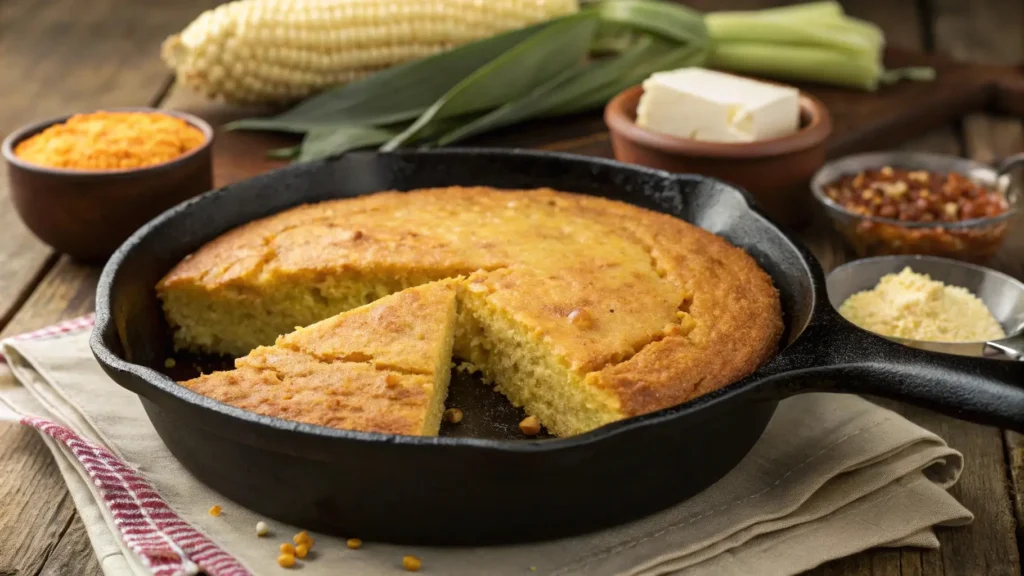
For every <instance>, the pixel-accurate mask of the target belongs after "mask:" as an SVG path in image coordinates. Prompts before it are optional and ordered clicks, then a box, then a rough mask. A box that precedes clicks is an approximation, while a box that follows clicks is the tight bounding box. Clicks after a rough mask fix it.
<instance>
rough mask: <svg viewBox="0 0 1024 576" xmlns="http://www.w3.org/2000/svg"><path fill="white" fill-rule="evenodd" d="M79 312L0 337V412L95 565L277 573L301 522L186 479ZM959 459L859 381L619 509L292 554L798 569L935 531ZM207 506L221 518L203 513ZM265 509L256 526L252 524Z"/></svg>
mask: <svg viewBox="0 0 1024 576" xmlns="http://www.w3.org/2000/svg"><path fill="white" fill-rule="evenodd" d="M77 322H78V323H77V324H72V325H70V326H68V325H65V326H62V327H57V328H50V329H48V330H46V331H45V332H43V333H41V335H40V334H36V335H34V336H33V337H32V338H21V339H12V340H8V341H6V342H4V343H2V344H0V352H2V354H3V355H4V356H5V357H6V358H7V362H8V365H9V369H10V370H12V371H13V373H14V375H15V377H16V379H17V381H15V379H12V378H9V377H8V378H4V377H2V375H0V411H3V412H5V413H6V416H5V417H6V419H8V420H17V421H20V422H22V423H23V424H25V425H29V426H34V427H36V428H37V429H39V430H40V432H41V434H42V435H43V439H44V440H45V441H46V443H47V445H48V446H49V448H50V450H51V451H52V452H53V455H54V458H55V459H56V461H57V464H58V466H59V468H60V471H61V474H62V475H63V476H64V479H65V480H66V482H67V484H68V488H69V490H70V492H71V495H72V497H73V498H74V501H75V504H76V506H77V507H78V510H79V512H80V513H81V517H82V519H83V521H84V522H85V525H86V529H87V531H88V533H89V537H90V538H91V540H92V544H93V547H94V548H95V550H96V555H97V557H98V558H99V560H100V564H101V566H102V568H103V571H104V573H105V574H108V575H111V576H129V575H150V574H156V575H157V576H165V575H167V576H169V575H171V574H189V573H196V572H197V571H200V570H202V571H203V572H206V573H208V574H210V575H211V576H243V575H245V574H281V573H284V570H283V569H282V568H280V567H278V566H277V563H276V559H277V555H278V553H277V549H278V546H279V545H280V543H281V542H284V541H287V540H289V539H290V538H291V537H292V535H294V534H295V533H296V532H298V531H299V530H300V529H301V528H302V527H299V526H288V525H284V524H282V523H280V522H276V521H274V520H273V519H270V518H261V517H260V516H259V515H258V514H256V513H254V512H251V511H249V510H247V509H245V508H243V507H241V506H239V505H236V504H233V503H232V502H231V501H229V500H228V499H227V498H226V497H224V496H222V495H220V494H218V493H216V492H214V491H212V490H211V489H210V488H207V487H206V486H204V485H203V484H202V483H201V482H199V481H198V480H196V479H195V478H193V477H192V476H191V475H190V474H189V473H188V472H187V471H186V470H185V469H184V467H182V466H181V465H180V464H179V463H178V462H177V461H176V460H175V459H174V457H173V456H171V454H170V453H169V451H168V450H167V449H166V448H165V447H164V445H163V444H162V443H161V441H160V439H159V437H158V436H157V434H156V432H155V431H154V429H153V427H152V425H151V424H150V423H149V420H148V419H147V418H146V415H145V413H144V412H143V409H142V407H141V405H140V402H139V400H138V398H136V397H135V395H133V394H132V393H130V392H127V391H126V390H124V389H122V388H120V387H119V386H118V385H117V384H115V383H114V382H113V381H111V380H110V379H109V378H108V377H107V376H106V375H105V374H104V373H103V372H102V370H101V369H100V367H99V366H98V365H97V363H96V361H95V360H94V359H93V357H92V354H91V353H90V351H89V346H88V334H89V330H88V328H87V327H88V321H82V320H79V321H77ZM6 369H8V368H4V367H2V366H0V372H2V371H4V370H6ZM3 406H6V408H4V407H3ZM699 465H700V463H699V462H694V466H699ZM962 467H963V458H962V456H961V455H960V454H959V453H958V452H956V451H955V450H953V449H951V448H949V447H948V446H947V445H946V444H945V442H943V440H942V439H941V438H939V437H938V436H935V435H934V434H932V433H930V432H928V431H926V430H924V429H922V428H920V427H918V426H916V425H914V424H912V423H911V422H909V421H907V420H905V419H903V418H902V417H900V416H899V415H897V414H895V413H893V412H890V411H888V410H885V409H883V408H880V407H878V406H875V405H873V404H871V403H869V402H867V401H865V400H863V399H860V398H857V397H855V396H848V395H839V394H807V395H803V396H797V397H794V398H791V399H788V400H786V401H784V402H782V403H781V404H780V406H779V409H778V411H777V412H776V414H775V416H774V418H773V419H772V421H771V423H770V424H769V426H768V429H767V430H766V431H765V433H764V435H763V436H762V438H761V439H760V441H759V442H758V443H757V445H756V446H755V447H754V449H753V450H752V451H751V452H750V453H749V454H748V455H747V457H746V458H745V459H744V460H743V461H742V462H741V463H740V464H739V465H738V466H737V467H736V468H735V469H733V470H732V471H731V472H730V473H729V474H728V475H726V476H725V477H724V478H722V479H721V480H720V481H719V482H718V483H716V484H715V485H713V486H711V487H710V488H708V489H706V490H705V491H704V492H702V493H700V494H698V495H697V496H695V497H693V498H691V499H689V500H687V501H685V502H681V503H679V504H678V505H676V506H674V507H672V508H670V509H667V510H664V511H662V512H660V513H657V514H654V515H652V516H650V517H647V518H644V519H641V520H638V521H635V522H632V523H630V524H626V525H622V526H619V527H616V528H612V529H608V530H604V531H601V532H597V533H592V534H587V535H584V536H578V537H573V538H567V539H563V540H558V541H552V542H545V543H539V544H529V545H517V546H502V547H480V548H433V547H417V546H398V545H390V544H383V543H375V542H366V543H364V544H363V546H362V547H361V548H360V549H358V550H350V549H348V548H347V547H346V545H345V540H344V539H341V538H335V537H329V536H326V535H321V534H313V537H314V539H315V541H316V545H315V548H314V550H313V552H312V553H311V554H310V556H308V557H307V558H306V559H305V560H300V561H299V563H300V564H301V570H302V574H305V575H306V576H316V575H321V574H323V575H328V574H331V575H335V574H359V575H378V574H379V575H391V574H406V572H405V571H404V570H403V568H402V557H403V556H405V555H414V556H417V557H418V558H420V559H421V560H422V566H423V567H422V570H421V572H422V573H424V574H444V575H452V576H461V575H466V576H469V575H473V576H478V575H482V574H485V575H496V576H503V575H506V574H509V575H514V574H516V575H518V574H534V573H536V574H547V575H549V576H575V575H593V576H605V575H607V576H612V575H616V576H617V575H643V576H648V575H661V574H672V575H686V576H690V575H697V574H715V575H751V574H767V575H774V574H779V575H782V574H795V573H798V572H801V571H804V570H807V569H810V568H813V567H814V566H817V565H819V564H822V563H824V562H827V561H829V560H833V559H836V558H840V557H842V556H846V555H850V554H854V553H856V552H860V551H862V550H865V549H868V548H872V547H878V546H884V547H896V546H917V547H924V548H936V547H938V545H939V543H938V540H937V539H936V537H935V534H934V533H933V528H934V527H935V526H958V525H963V524H966V523H968V522H970V521H971V519H972V516H971V513H970V512H969V511H968V510H967V509H965V508H964V507H963V506H962V505H960V504H959V503H958V502H957V501H956V500H954V499H953V498H952V497H951V496H950V495H949V493H948V492H947V491H946V489H947V488H948V487H949V486H951V485H952V484H953V483H955V482H956V481H957V478H958V476H959V474H960V471H961V469H962ZM288 489H301V487H285V486H282V490H288ZM369 496H370V495H368V497H369ZM215 504H216V505H220V506H222V507H223V513H222V514H221V515H220V516H218V517H213V516H211V515H210V514H209V513H208V510H209V508H210V507H211V506H213V505H215ZM260 520H264V521H266V522H267V523H268V524H269V525H270V527H271V534H270V535H269V536H268V537H265V538H258V537H257V536H256V533H255V525H256V523H257V522H258V521H260ZM396 521H398V520H397V519H396ZM480 521H481V522H485V521H488V520H487V519H485V518H481V519H480ZM349 536H353V537H358V536H359V535H358V534H352V535H349Z"/></svg>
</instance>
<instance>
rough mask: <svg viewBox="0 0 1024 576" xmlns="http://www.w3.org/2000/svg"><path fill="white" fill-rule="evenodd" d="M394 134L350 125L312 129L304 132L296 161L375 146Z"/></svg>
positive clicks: (378, 129)
mask: <svg viewBox="0 0 1024 576" xmlns="http://www.w3.org/2000/svg"><path fill="white" fill-rule="evenodd" d="M395 134H397V132H396V131H394V130H389V129H387V128H377V127H375V126H356V125H352V124H348V125H341V126H330V127H320V128H314V129H312V130H310V131H309V132H306V137H305V138H303V139H302V149H301V151H300V152H299V154H298V156H297V158H296V159H297V160H298V161H299V162H309V161H311V160H319V159H321V158H327V157H328V156H333V155H335V154H341V153H343V152H348V151H349V150H356V149H359V148H366V147H367V146H377V145H380V144H383V143H384V142H387V141H388V140H390V139H392V138H394V137H395Z"/></svg>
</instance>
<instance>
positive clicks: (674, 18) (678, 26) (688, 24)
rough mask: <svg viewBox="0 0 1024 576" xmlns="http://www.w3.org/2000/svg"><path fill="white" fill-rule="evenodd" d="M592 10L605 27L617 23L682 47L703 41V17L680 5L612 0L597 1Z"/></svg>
mask: <svg viewBox="0 0 1024 576" xmlns="http://www.w3.org/2000/svg"><path fill="white" fill-rule="evenodd" d="M596 9H597V11H598V13H599V16H600V18H601V23H602V26H605V27H610V26H615V25H618V26H622V27H624V28H626V29H628V30H632V31H635V32H646V33H648V34H654V35H655V36H658V37H660V38H663V39H665V40H671V41H673V42H675V43H676V44H680V45H683V46H690V45H693V44H705V43H707V39H708V34H707V29H706V28H705V26H704V16H703V15H702V14H701V13H700V12H697V11H696V10H692V9H690V8H687V7H686V6H683V5H682V4H676V3H670V2H652V1H651V0H616V1H614V2H601V3H599V4H598V5H597V8H596ZM605 34H607V33H605Z"/></svg>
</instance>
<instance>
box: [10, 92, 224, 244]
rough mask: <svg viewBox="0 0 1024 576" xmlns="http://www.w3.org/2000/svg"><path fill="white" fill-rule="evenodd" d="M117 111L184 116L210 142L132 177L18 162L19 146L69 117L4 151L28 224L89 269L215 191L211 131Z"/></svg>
mask: <svg viewBox="0 0 1024 576" xmlns="http://www.w3.org/2000/svg"><path fill="white" fill-rule="evenodd" d="M117 110H121V111H125V110H131V111H140V112H159V113H161V114H169V115H172V116H177V117H178V118H181V119H183V120H185V121H186V122H188V123H189V124H192V125H193V126H195V127H196V128H198V129H199V130H201V131H202V132H203V134H204V135H205V136H206V142H204V143H203V145H202V146H200V147H199V148H196V149H195V150H192V151H191V152H189V153H187V154H185V155H183V156H180V157H178V158H175V159H174V160H171V161H170V162H165V163H163V164H156V165H153V166H147V167H144V168H133V169H128V170H104V171H91V170H70V169H64V168H48V167H46V166H40V165H38V164H32V163H29V162H26V161H24V160H22V159H20V158H18V157H17V156H15V155H14V147H15V146H17V145H18V143H19V142H21V141H22V140H24V139H26V138H29V137H30V136H32V135H34V134H36V133H38V132H41V131H42V130H44V129H46V128H47V127H49V126H51V125H53V124H57V123H59V122H64V121H65V120H67V119H68V118H69V117H70V116H63V117H61V118H54V119H52V120H47V121H45V122H40V123H38V124H34V125H32V126H28V127H25V128H22V129H20V130H17V131H15V132H12V133H11V134H10V135H9V136H7V138H5V139H4V141H3V144H2V146H0V152H2V154H3V157H4V160H6V161H7V177H8V180H9V181H10V188H11V197H12V198H13V199H14V206H15V208H16V209H17V211H18V214H19V215H20V216H21V219H22V220H23V221H24V222H25V225H26V226H28V228H29V230H32V232H33V233H34V234H35V235H36V236H37V237H39V239H40V240H42V241H43V242H46V243H47V244H49V245H50V246H52V247H53V248H55V249H56V250H58V251H60V252H64V253H66V254H69V255H71V256H72V257H73V258H75V259H78V260H81V261H84V262H100V261H103V260H105V259H106V258H107V257H108V256H110V255H111V254H112V253H113V252H114V250H116V249H117V247H118V246H120V245H121V242H123V241H124V240H125V239H126V238H128V236H130V235H131V234H132V232H134V231H135V230H137V229H138V228H139V227H140V226H142V225H143V224H145V223H146V222H148V221H149V220H150V219H152V218H153V217H154V216H156V215H158V214H160V213H161V212H163V211H164V210H166V209H168V208H170V207H172V206H174V205H175V204H178V203H180V202H182V201H183V200H186V199H188V198H191V197H193V196H196V195H197V194H201V193H203V192H205V191H207V190H209V189H211V188H213V161H212V142H213V128H211V127H210V125H209V124H207V123H206V122H204V121H203V120H201V119H199V118H197V117H195V116H192V115H190V114H183V113H181V112H171V111H167V110H158V109H154V108H119V109H117Z"/></svg>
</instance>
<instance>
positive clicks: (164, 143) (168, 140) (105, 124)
mask: <svg viewBox="0 0 1024 576" xmlns="http://www.w3.org/2000/svg"><path fill="white" fill-rule="evenodd" d="M205 142H206V136H204V135H203V133H202V132H201V131H200V130H199V129H198V128H196V127H195V126H192V125H191V124H189V123H188V122H186V121H184V120H182V119H181V118H178V117H176V116H171V115H170V114H161V113H159V112H94V113H92V114H76V115H74V116H72V117H71V118H68V119H67V121H65V122H62V123H60V124H54V125H53V126H50V127H49V128H47V129H46V130H43V131H42V132H40V133H39V134H36V135H35V136H32V137H31V138H28V139H26V140H24V141H22V142H21V143H19V144H18V145H17V147H15V149H14V154H15V155H16V156H17V157H18V158H21V159H22V160H25V161H26V162H32V163H33V164H38V165H40V166H48V167H50V168H72V169H76V170H125V169H128V168H144V167H146V166H152V165H154V164H162V163H164V162H168V161H170V160H174V159H175V158H177V157H179V156H182V155H184V154H187V153H188V152H191V151H192V150H194V149H196V148H198V147H200V146H202V145H203V143H205Z"/></svg>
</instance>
